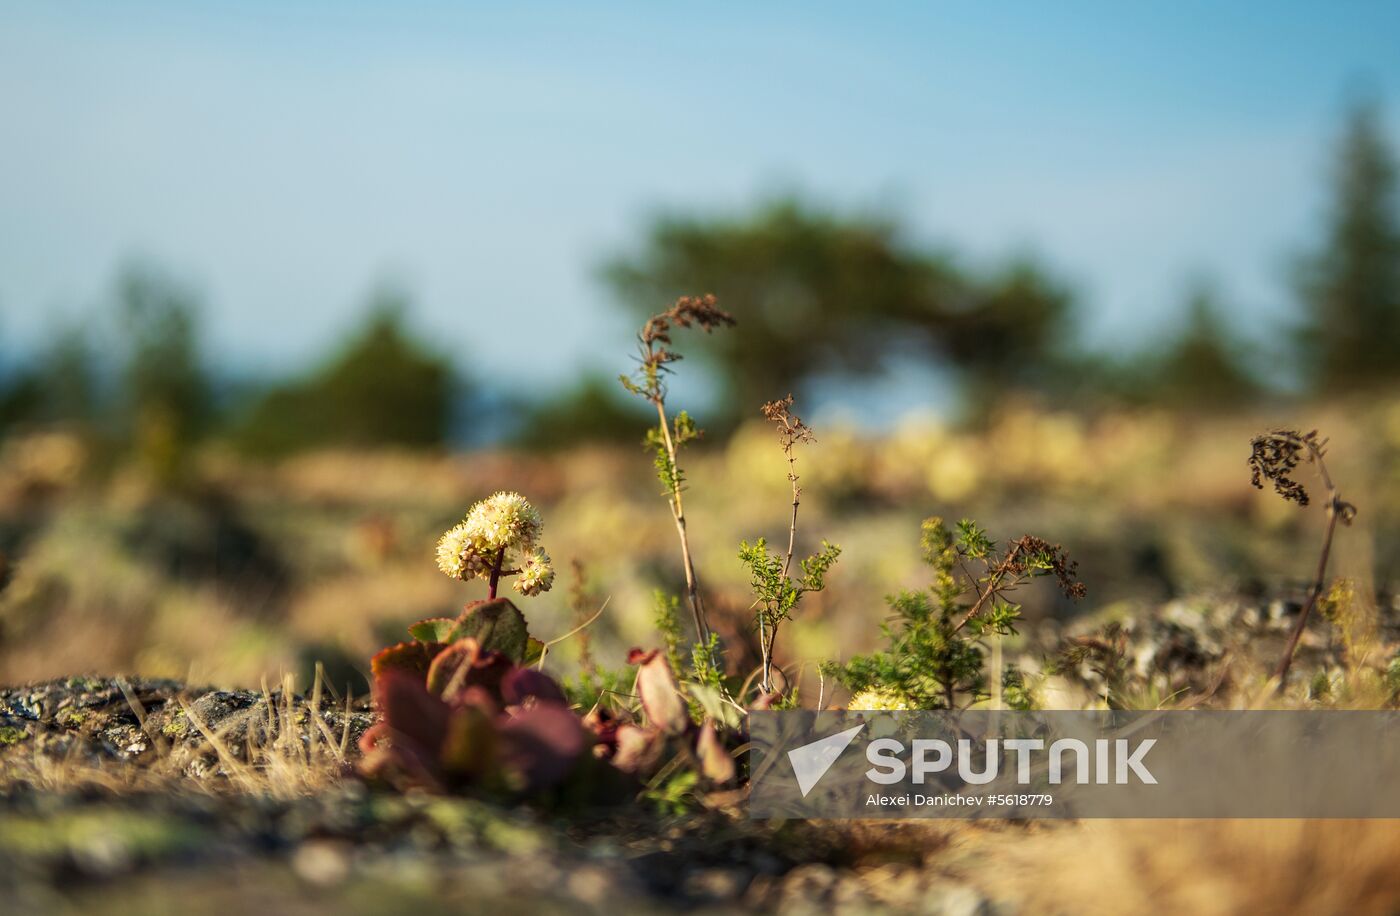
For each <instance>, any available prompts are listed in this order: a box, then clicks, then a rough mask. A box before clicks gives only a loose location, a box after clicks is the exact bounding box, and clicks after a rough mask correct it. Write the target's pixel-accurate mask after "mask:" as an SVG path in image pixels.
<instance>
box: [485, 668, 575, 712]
mask: <svg viewBox="0 0 1400 916" xmlns="http://www.w3.org/2000/svg"><path fill="white" fill-rule="evenodd" d="M529 697H534V698H535V699H536V700H539V701H541V702H545V703H562V704H565V705H567V703H568V701H567V700H566V699H565V698H564V691H563V690H561V689H559V685H558V684H557V683H555V681H554V678H552V677H550V676H549V675H547V674H545V673H544V672H543V671H536V670H535V669H534V668H515V669H513V670H512V671H510V672H509V673H508V674H506V676H505V678H503V679H502V680H501V698H502V699H504V700H505V701H506V703H508V704H512V705H515V704H518V703H523V702H524V701H525V700H526V699H527V698H529Z"/></svg>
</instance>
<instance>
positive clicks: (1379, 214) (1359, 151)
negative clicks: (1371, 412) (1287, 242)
mask: <svg viewBox="0 0 1400 916" xmlns="http://www.w3.org/2000/svg"><path fill="white" fill-rule="evenodd" d="M1395 169H1396V166H1395V160H1394V156H1393V154H1392V152H1391V149H1390V147H1389V145H1388V143H1387V141H1386V138H1385V135H1384V132H1383V128H1382V124H1381V120H1380V113H1379V110H1378V109H1377V107H1376V106H1375V105H1374V104H1370V103H1368V104H1363V105H1359V106H1358V107H1357V108H1355V109H1354V110H1353V111H1352V113H1351V116H1350V119H1349V121H1348V124H1347V127H1346V130H1345V132H1344V134H1343V136H1342V139H1341V143H1340V144H1339V147H1338V154H1337V162H1336V174H1335V178H1334V181H1335V184H1334V187H1333V191H1332V193H1333V198H1332V205H1331V206H1332V212H1331V215H1330V225H1329V226H1328V229H1327V235H1326V239H1325V241H1324V243H1323V245H1322V248H1321V250H1320V251H1318V252H1317V253H1316V254H1315V255H1314V256H1313V257H1312V258H1310V259H1309V261H1308V262H1307V263H1306V264H1305V265H1304V271H1303V278H1302V284H1301V287H1302V288H1301V292H1302V298H1303V301H1304V304H1305V306H1306V309H1307V324H1306V325H1305V327H1304V329H1303V333H1302V335H1301V341H1300V343H1301V345H1302V346H1301V350H1302V354H1303V356H1304V361H1305V365H1306V367H1307V369H1308V371H1309V373H1310V376H1311V381H1312V382H1313V384H1314V386H1315V387H1317V388H1318V389H1320V390H1323V391H1334V392H1335V391H1343V390H1355V389H1358V388H1365V387H1368V386H1374V385H1377V384H1386V383H1391V382H1395V381H1397V380H1400V220H1397V214H1396V208H1395V196H1394V195H1395V178H1396V174H1395Z"/></svg>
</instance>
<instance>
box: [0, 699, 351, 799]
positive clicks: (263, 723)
mask: <svg viewBox="0 0 1400 916" xmlns="http://www.w3.org/2000/svg"><path fill="white" fill-rule="evenodd" d="M310 706H311V703H310V700H309V699H307V698H306V697H302V696H293V697H290V698H288V697H284V696H283V695H282V693H281V691H272V692H270V693H267V694H264V693H262V692H261V691H258V692H254V691H250V690H212V689H209V688H207V687H191V686H188V685H186V684H183V683H181V682H179V681H173V680H163V679H151V678H131V679H119V678H93V677H70V678H62V679H58V680H52V681H45V682H42V683H38V684H28V685H25V686H22V687H6V688H0V762H10V763H15V762H22V761H29V762H33V761H34V760H35V759H36V758H47V759H49V760H51V761H59V760H61V761H64V762H65V764H67V765H74V764H78V765H84V764H87V765H97V766H104V767H112V766H114V765H115V766H127V767H138V768H139V767H149V766H152V765H154V764H156V763H158V762H160V761H161V760H162V759H166V758H167V757H168V755H169V754H170V752H172V751H175V750H179V751H181V752H183V754H184V758H183V759H185V760H186V761H187V767H186V769H187V771H188V773H189V775H194V776H208V775H221V774H222V775H226V774H225V773H224V772H223V767H221V766H220V765H219V762H218V758H219V753H218V751H217V750H216V749H215V748H214V747H213V745H212V744H211V742H210V741H209V737H208V736H209V735H212V736H214V737H215V738H216V739H217V740H218V741H219V743H220V744H221V745H222V746H223V748H224V749H225V750H226V751H227V752H228V754H229V755H230V756H233V757H241V756H243V755H244V754H245V753H246V751H245V748H246V747H247V746H248V745H249V743H252V744H254V745H264V744H267V743H270V742H273V741H276V740H278V738H279V737H281V738H283V739H284V740H286V739H287V737H288V736H291V737H292V738H294V739H295V741H296V742H297V743H299V744H301V745H303V746H305V745H308V744H310V743H312V742H316V741H320V742H323V743H324V742H327V741H328V740H330V739H328V738H327V737H326V736H327V735H329V736H330V738H331V739H334V742H335V743H336V747H337V750H338V751H339V750H341V748H340V743H341V741H342V739H344V740H343V743H344V745H345V747H344V749H343V752H344V753H345V754H347V755H350V754H355V753H357V752H356V750H355V747H356V742H357V741H358V740H359V738H360V736H361V735H363V734H364V732H365V730H366V729H367V728H369V726H370V724H371V722H372V716H371V714H370V713H369V711H368V710H366V709H364V708H363V707H361V708H358V709H351V710H350V712H349V713H348V715H347V712H346V709H345V706H344V705H343V704H340V703H337V702H335V701H334V700H333V699H331V698H330V697H326V698H324V699H323V700H322V703H321V708H320V710H319V715H320V719H321V722H322V723H323V727H322V728H318V727H317V726H316V725H315V723H314V722H313V721H312V719H311V717H310Z"/></svg>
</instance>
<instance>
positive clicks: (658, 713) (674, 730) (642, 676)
mask: <svg viewBox="0 0 1400 916" xmlns="http://www.w3.org/2000/svg"><path fill="white" fill-rule="evenodd" d="M637 651H638V650H636V649H633V650H632V652H633V655H635V654H636V653H637ZM629 658H630V656H629ZM640 658H641V659H642V662H641V667H639V668H638V669H637V695H638V696H640V697H641V698H642V709H643V710H645V711H646V714H647V719H648V721H650V722H651V724H652V725H654V726H656V727H657V728H659V729H661V730H662V731H663V732H665V733H666V734H668V735H679V734H681V733H682V732H684V731H685V730H686V728H687V727H688V726H689V725H690V713H688V712H687V711H686V708H685V700H684V699H683V698H682V697H681V693H680V688H679V687H677V686H676V679H675V677H674V676H673V675H672V674H671V665H670V663H669V662H667V661H666V657H665V656H663V655H661V654H660V653H659V652H648V653H645V654H644V655H642V656H640Z"/></svg>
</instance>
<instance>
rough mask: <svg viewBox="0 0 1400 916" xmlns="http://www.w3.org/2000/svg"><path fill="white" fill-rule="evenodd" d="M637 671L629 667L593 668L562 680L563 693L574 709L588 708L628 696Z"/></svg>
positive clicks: (608, 703) (607, 703) (609, 703)
mask: <svg viewBox="0 0 1400 916" xmlns="http://www.w3.org/2000/svg"><path fill="white" fill-rule="evenodd" d="M636 679H637V672H635V671H633V670H632V669H631V668H595V669H591V670H585V671H580V672H579V674H578V676H577V677H575V678H568V679H565V680H564V682H563V683H564V693H565V695H567V696H568V698H569V703H570V704H571V705H572V706H574V707H575V708H576V709H580V710H590V709H593V708H594V707H596V706H600V705H611V704H612V703H613V702H614V701H615V700H617V699H618V698H626V697H630V696H631V694H632V682H633V681H635V680H636Z"/></svg>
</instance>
